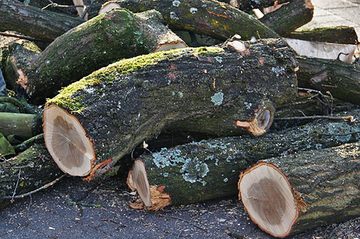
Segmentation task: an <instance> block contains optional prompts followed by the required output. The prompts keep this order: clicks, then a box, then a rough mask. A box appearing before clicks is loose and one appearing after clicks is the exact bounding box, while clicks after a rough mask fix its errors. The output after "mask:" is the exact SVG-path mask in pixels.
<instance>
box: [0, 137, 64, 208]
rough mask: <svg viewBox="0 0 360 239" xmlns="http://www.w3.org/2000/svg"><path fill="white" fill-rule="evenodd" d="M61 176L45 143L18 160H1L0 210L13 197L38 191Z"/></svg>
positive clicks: (25, 152)
mask: <svg viewBox="0 0 360 239" xmlns="http://www.w3.org/2000/svg"><path fill="white" fill-rule="evenodd" d="M61 174H63V173H62V172H61V171H60V169H59V168H58V167H57V165H56V164H55V162H54V161H53V159H52V158H51V156H50V154H49V153H48V151H47V149H46V147H45V145H44V143H41V144H36V145H33V146H31V147H30V148H29V149H27V150H25V151H24V152H22V153H20V154H18V155H17V156H16V158H11V159H7V160H1V161H0V208H2V207H4V206H5V205H7V204H9V203H10V201H11V197H12V196H17V195H22V194H24V193H28V192H30V191H32V190H35V189H38V188H40V187H41V186H43V185H45V184H47V183H50V182H52V181H53V180H55V179H56V178H58V177H59V176H60V175H61ZM4 197H6V198H4Z"/></svg>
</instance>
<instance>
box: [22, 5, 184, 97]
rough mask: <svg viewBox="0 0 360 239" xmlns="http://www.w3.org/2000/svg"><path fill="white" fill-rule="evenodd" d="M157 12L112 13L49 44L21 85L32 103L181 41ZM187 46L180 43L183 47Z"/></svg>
mask: <svg viewBox="0 0 360 239" xmlns="http://www.w3.org/2000/svg"><path fill="white" fill-rule="evenodd" d="M162 21H163V20H162V16H161V14H160V13H159V12H156V11H148V12H144V13H138V14H133V13H131V12H129V11H127V10H121V9H113V10H111V11H109V12H106V13H104V14H101V15H99V16H98V17H95V18H93V19H91V20H89V21H87V22H85V23H83V24H81V25H79V26H78V27H75V28H73V29H72V30H70V31H68V32H67V33H66V34H63V35H62V36H61V37H59V38H57V39H56V40H55V41H54V42H53V43H52V44H50V45H49V46H48V47H47V48H46V49H45V50H44V51H43V52H42V53H41V54H40V56H39V57H38V58H37V59H36V61H34V62H33V63H32V64H31V65H30V66H29V67H28V68H27V69H26V79H27V80H26V81H21V85H22V87H23V88H24V89H26V92H27V93H28V95H29V97H30V98H31V100H32V101H33V102H35V103H39V102H44V100H45V98H46V97H52V96H54V95H56V93H57V91H58V90H59V89H60V88H61V87H64V86H67V85H69V84H70V83H72V82H75V81H77V80H79V79H81V78H82V77H84V76H86V75H88V74H90V73H91V72H93V71H94V70H97V69H99V68H101V67H103V66H106V65H108V64H110V63H113V62H115V61H117V60H119V59H122V58H129V57H133V56H137V55H141V54H147V53H150V52H153V51H155V50H159V48H161V47H163V46H164V45H169V46H170V45H173V46H172V47H173V48H176V47H179V46H178V45H176V44H178V43H179V44H181V43H183V41H182V40H181V39H180V38H179V37H177V36H176V35H175V34H174V33H173V32H171V31H170V30H169V29H168V28H167V27H166V26H165V25H164V24H163V22H162ZM184 46H186V44H185V43H183V47H184Z"/></svg>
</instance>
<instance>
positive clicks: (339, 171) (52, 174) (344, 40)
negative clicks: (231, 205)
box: [0, 0, 360, 237]
mask: <svg viewBox="0 0 360 239" xmlns="http://www.w3.org/2000/svg"><path fill="white" fill-rule="evenodd" d="M32 2H33V1H32ZM34 2H35V1H34ZM81 2H82V1H81ZM2 3H5V4H1V5H0V23H3V24H0V25H1V27H0V30H1V31H4V32H2V33H1V36H0V70H1V71H0V72H1V73H3V75H4V76H2V74H0V76H1V77H0V90H1V92H0V109H2V111H3V112H1V113H0V154H1V155H0V207H3V206H5V205H6V204H7V203H9V202H10V201H11V202H13V201H14V200H15V199H16V198H21V197H24V196H27V195H31V194H32V193H34V192H36V191H38V190H40V189H42V188H45V187H48V186H50V185H52V184H53V183H54V182H56V181H58V180H59V179H60V178H61V177H63V175H64V173H65V174H68V175H71V176H80V177H83V179H84V181H91V180H101V179H102V178H104V177H110V176H111V175H114V174H117V173H119V172H124V171H128V173H126V175H127V184H128V186H129V188H130V189H131V190H135V191H137V192H138V194H139V197H140V201H139V202H137V203H130V205H131V207H133V208H146V209H148V210H159V209H161V208H164V207H165V206H168V205H178V204H189V203H198V202H203V201H206V200H209V199H214V198H220V197H225V196H235V195H239V198H240V199H241V200H242V201H243V205H244V207H245V209H246V210H247V212H248V213H249V215H250V217H251V219H252V220H253V221H254V223H256V224H258V225H259V227H260V228H261V229H263V230H264V231H266V232H267V233H269V234H271V235H273V236H276V237H286V236H288V235H291V234H295V233H300V232H303V231H305V230H309V229H311V228H314V227H318V226H325V225H328V224H330V223H338V222H343V221H345V220H348V219H351V218H354V217H358V216H359V209H360V208H359V203H358V200H359V195H360V191H359V188H360V185H359V181H360V180H359V170H360V163H359V155H360V152H359V143H358V141H359V139H360V123H359V122H360V121H359V119H360V111H359V108H358V106H359V105H360V81H359V79H360V72H359V71H360V68H359V66H358V65H356V64H352V63H347V62H342V61H340V60H339V59H320V58H313V57H312V58H311V57H307V56H300V55H298V54H297V53H296V52H295V51H294V50H293V49H292V48H291V47H290V46H289V44H290V43H289V44H288V43H287V41H288V42H290V40H288V38H285V40H284V39H283V38H281V37H291V38H297V39H302V40H308V41H320V42H322V41H327V42H332V43H341V44H353V46H355V45H354V43H356V42H357V36H356V33H355V34H354V31H353V29H349V28H344V27H342V28H336V29H315V30H309V31H304V32H298V31H296V29H297V28H298V27H300V26H302V25H304V24H306V23H307V22H309V21H310V20H311V19H312V16H313V5H312V4H311V1H309V0H299V1H289V2H286V1H283V0H282V1H273V0H261V1H236V0H231V1H222V2H219V1H216V0H197V1H192V0H159V1H150V0H117V1H112V2H111V4H107V5H106V6H103V7H102V8H101V14H99V15H98V16H94V14H93V11H94V9H95V10H96V11H99V10H100V6H101V4H102V3H104V1H100V0H99V1H91V3H89V5H87V8H86V9H87V10H86V9H85V10H86V11H83V12H82V13H81V16H84V17H85V16H86V18H89V19H88V20H86V21H85V20H83V19H80V18H79V17H76V15H71V14H73V13H74V14H77V12H76V11H75V10H79V7H77V8H75V7H74V8H73V10H72V11H68V12H67V11H62V12H61V13H60V12H57V13H53V12H51V11H49V9H45V10H42V9H40V8H38V7H36V6H25V5H24V4H23V3H21V2H18V1H15V0H2ZM284 3H285V4H284ZM30 4H34V3H30ZM85 4H87V3H85ZM254 4H255V5H254ZM277 4H283V5H282V6H281V7H280V8H279V7H277V8H278V10H275V11H273V12H271V13H268V14H265V15H264V16H263V17H262V18H260V19H255V17H254V16H253V15H251V14H249V13H250V12H251V11H252V10H253V9H254V8H259V9H263V8H266V7H269V6H275V7H276V5H277ZM40 5H41V3H40ZM88 9H90V10H88ZM50 10H51V9H50ZM265 12H266V11H265V10H264V13H265ZM25 16H26V21H27V24H23V21H24V20H23V19H24V17H25ZM5 31H6V32H5ZM14 31H16V32H14ZM178 31H183V32H187V33H188V35H189V36H190V38H191V39H190V40H189V39H182V38H180V37H179V36H178V35H177V34H176V32H178ZM328 32H331V34H332V36H339V37H335V38H336V39H332V38H330V39H329V37H328ZM344 32H346V34H345V33H344ZM345 35H346V37H344V36H345ZM340 36H341V37H340ZM201 38H208V39H212V40H214V41H216V42H222V43H221V44H219V45H216V46H202V45H204V44H203V43H201V42H196V41H198V39H201ZM39 42H42V44H41V46H40V47H38V46H37V43H39ZM188 45H196V46H199V47H194V48H188V47H187V46H188ZM339 54H340V53H339ZM353 56H355V57H356V52H352V55H350V57H348V58H349V59H351V61H354V60H355V61H356V59H355V58H354V57H353ZM349 62H350V61H349ZM5 84H6V87H7V88H8V90H6V89H5ZM44 103H45V104H44ZM39 109H41V110H39ZM345 110H347V111H345ZM5 111H6V112H5ZM41 119H42V120H41ZM42 124H43V125H42ZM175 131H176V132H186V135H189V134H190V135H196V136H199V140H197V141H194V142H187V143H185V144H183V143H181V142H184V141H185V142H186V141H187V139H186V138H180V139H179V140H178V142H174V141H176V140H177V139H171V140H172V143H171V144H170V145H168V144H167V143H166V142H165V141H162V139H161V137H162V136H163V135H167V134H168V133H169V132H175ZM145 141H146V142H147V143H148V144H149V145H150V146H148V147H146V146H141V145H147V143H145ZM143 148H145V149H146V150H145V151H146V152H145V153H144V149H143ZM149 152H151V153H149ZM134 154H135V155H139V157H138V158H137V159H136V160H134V159H132V158H131V157H132V155H134ZM129 160H130V161H131V162H132V164H133V166H132V167H131V169H130V170H127V167H128V166H127V163H128V162H129ZM120 169H121V170H120ZM239 175H240V180H239ZM279 178H281V180H280V179H279ZM280 181H281V183H279V182H280ZM344 199H345V200H344ZM282 202H283V203H282ZM285 202H286V203H285ZM283 221H286V222H287V224H285V223H282V222H283Z"/></svg>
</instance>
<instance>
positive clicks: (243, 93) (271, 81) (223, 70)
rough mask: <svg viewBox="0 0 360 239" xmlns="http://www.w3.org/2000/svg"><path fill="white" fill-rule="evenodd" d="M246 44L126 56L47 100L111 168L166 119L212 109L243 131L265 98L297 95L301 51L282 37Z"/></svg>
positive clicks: (276, 101) (224, 123) (224, 124)
mask: <svg viewBox="0 0 360 239" xmlns="http://www.w3.org/2000/svg"><path fill="white" fill-rule="evenodd" d="M242 44H244V45H245V46H246V48H247V49H248V52H249V54H244V53H243V52H241V53H239V52H237V51H236V50H235V49H234V48H233V47H231V46H228V45H227V46H225V47H224V48H216V47H208V48H204V47H202V48H187V49H183V50H181V49H178V50H171V51H165V52H159V53H153V54H149V55H143V56H139V57H135V58H132V59H125V60H122V61H119V62H117V63H115V64H112V65H109V66H108V67H105V68H103V69H100V70H99V71H96V72H94V73H92V74H91V75H89V76H87V77H85V78H83V79H82V80H80V81H78V82H76V83H73V84H71V85H70V86H68V87H66V88H64V89H63V90H62V91H61V92H60V94H59V95H57V96H56V97H55V98H53V99H51V100H49V101H48V102H47V103H48V105H50V104H56V105H58V106H57V108H59V110H60V107H61V108H63V109H65V110H66V111H68V112H69V113H71V114H73V115H74V116H75V117H76V118H77V119H78V121H79V122H80V124H81V125H82V127H83V128H84V129H85V131H86V136H87V137H89V139H90V140H91V141H92V142H93V143H94V149H95V153H96V158H97V159H96V162H95V165H102V163H104V162H105V161H107V160H111V163H109V167H112V166H113V165H114V164H115V163H116V162H117V161H118V160H119V159H120V158H121V157H123V156H124V155H125V154H126V153H128V152H129V151H131V150H132V149H133V148H134V147H135V146H136V145H138V144H139V143H141V142H142V141H143V140H145V139H149V138H151V137H154V136H155V135H157V134H158V133H159V132H160V131H161V130H162V129H164V127H165V126H167V125H169V124H171V123H174V122H176V121H179V120H186V119H189V118H191V117H195V116H205V115H209V116H210V117H209V119H208V121H209V124H212V125H214V126H215V127H216V129H219V128H220V127H221V129H219V131H224V130H227V131H228V132H232V131H233V132H238V133H239V134H241V133H244V131H245V130H244V129H241V128H237V127H236V121H237V120H241V121H251V120H252V118H253V117H254V113H255V111H257V110H258V108H259V107H260V108H261V107H262V105H263V104H264V102H269V104H270V103H271V102H272V104H273V105H274V106H273V107H276V106H279V105H281V104H285V103H287V102H290V101H292V100H293V99H295V97H296V78H295V72H294V68H295V67H296V66H295V65H294V63H295V62H294V61H293V60H294V55H293V53H292V51H291V50H290V49H289V48H288V47H287V46H286V45H284V44H283V42H282V41H281V40H280V39H267V40H261V41H258V42H256V43H251V42H242ZM261 59H263V60H264V61H262V60H261ZM189 65H191V68H189ZM51 107H53V106H51ZM51 107H47V108H46V109H45V114H46V111H47V110H49V109H50V108H51ZM212 115H214V117H211V116H212ZM47 120H51V121H53V120H54V119H51V118H49V117H45V121H44V124H45V126H46V124H47ZM64 120H65V119H64ZM65 121H66V120H65ZM211 121H215V122H218V123H217V124H213V123H211ZM204 124H205V125H206V124H207V122H204ZM44 129H46V127H45V128H44ZM193 130H194V131H197V130H199V131H201V130H202V128H201V127H200V128H198V129H193ZM213 131H214V132H216V130H215V129H213ZM44 133H45V134H46V132H44ZM45 138H46V137H45ZM84 141H85V139H84ZM54 150H55V151H56V150H57V149H49V151H50V152H51V151H54ZM95 168H96V166H95ZM95 168H94V169H95ZM105 171H106V170H105Z"/></svg>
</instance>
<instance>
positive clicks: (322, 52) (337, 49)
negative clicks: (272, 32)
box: [283, 38, 360, 63]
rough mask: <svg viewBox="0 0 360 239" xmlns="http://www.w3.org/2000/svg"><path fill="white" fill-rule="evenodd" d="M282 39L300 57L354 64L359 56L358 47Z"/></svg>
mask: <svg viewBox="0 0 360 239" xmlns="http://www.w3.org/2000/svg"><path fill="white" fill-rule="evenodd" d="M283 39H284V40H285V41H286V42H287V43H288V44H289V45H290V46H291V47H292V48H293V49H294V50H295V51H296V53H298V54H299V55H301V56H308V57H316V58H322V59H332V60H335V59H338V60H341V61H344V62H347V63H352V62H354V61H355V60H356V58H358V57H359V56H360V45H354V44H336V43H326V42H311V41H304V40H298V39H291V38H283Z"/></svg>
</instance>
